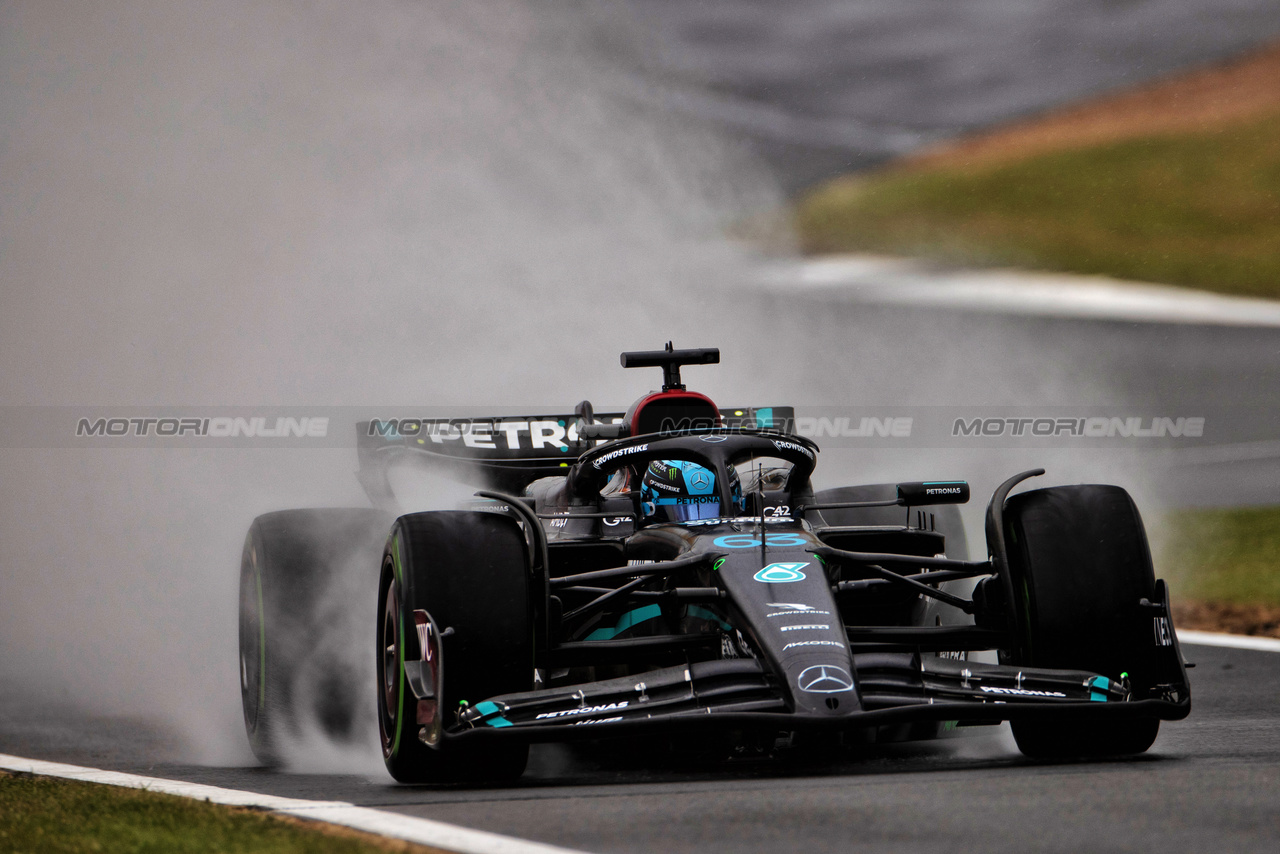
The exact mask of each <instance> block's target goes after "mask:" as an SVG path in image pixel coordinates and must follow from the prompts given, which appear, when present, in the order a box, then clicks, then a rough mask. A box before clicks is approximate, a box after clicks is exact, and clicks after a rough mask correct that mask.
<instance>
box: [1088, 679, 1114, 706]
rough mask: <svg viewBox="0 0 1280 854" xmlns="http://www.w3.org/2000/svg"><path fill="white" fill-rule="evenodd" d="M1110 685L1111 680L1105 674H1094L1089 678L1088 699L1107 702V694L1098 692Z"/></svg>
mask: <svg viewBox="0 0 1280 854" xmlns="http://www.w3.org/2000/svg"><path fill="white" fill-rule="evenodd" d="M1110 687H1111V680H1110V679H1108V678H1107V677H1105V676H1095V677H1093V678H1092V679H1090V680H1089V690H1090V691H1091V692H1092V693H1090V694H1089V699H1090V700H1092V701H1093V702H1095V703H1105V702H1107V695H1106V694H1101V693H1099V692H1100V691H1105V690H1107V689H1108V688H1110Z"/></svg>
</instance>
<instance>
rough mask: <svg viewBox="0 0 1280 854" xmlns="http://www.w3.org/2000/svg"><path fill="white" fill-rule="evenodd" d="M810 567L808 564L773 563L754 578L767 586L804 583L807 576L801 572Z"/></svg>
mask: <svg viewBox="0 0 1280 854" xmlns="http://www.w3.org/2000/svg"><path fill="white" fill-rule="evenodd" d="M808 565H809V564H808V562H804V563H771V564H769V565H768V566H766V567H765V568H764V569H761V570H760V571H759V572H757V573H756V574H755V575H754V576H753V577H754V578H755V580H756V581H763V582H764V583H766V584H788V583H790V582H792V581H804V579H805V575H804V573H803V572H802V571H801V570H803V569H804V568H805V567H806V566H808Z"/></svg>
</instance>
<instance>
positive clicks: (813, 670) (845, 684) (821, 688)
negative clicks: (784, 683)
mask: <svg viewBox="0 0 1280 854" xmlns="http://www.w3.org/2000/svg"><path fill="white" fill-rule="evenodd" d="M796 682H797V683H798V684H799V685H800V690H801V691H807V692H808V693H810V694H839V693H840V692H842V691H852V690H853V677H852V676H850V675H849V671H847V670H845V669H844V668H843V667H836V666H835V665H834V664H816V665H814V666H813V667H806V668H805V669H804V670H802V671H800V676H799V678H797V679H796Z"/></svg>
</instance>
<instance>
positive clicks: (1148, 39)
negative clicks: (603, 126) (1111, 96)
mask: <svg viewBox="0 0 1280 854" xmlns="http://www.w3.org/2000/svg"><path fill="white" fill-rule="evenodd" d="M626 5H627V6H629V7H630V8H631V9H632V11H633V14H634V16H635V17H636V19H637V21H638V22H639V25H640V28H641V29H642V30H644V31H651V32H656V34H657V35H656V36H654V37H653V41H654V42H656V47H657V49H655V50H654V51H653V52H652V54H651V55H650V62H651V63H652V64H653V65H655V66H656V67H657V69H658V70H659V71H660V72H661V73H663V74H665V75H667V76H670V77H673V78H675V79H676V80H679V81H684V82H686V83H688V84H689V85H690V86H691V87H695V88H694V91H691V92H690V93H689V94H688V97H687V98H686V100H685V101H684V107H685V109H687V110H688V111H689V112H690V113H693V114H696V115H699V116H701V117H703V118H709V119H712V120H713V121H715V122H717V123H718V124H720V125H721V126H722V127H724V128H726V129H727V130H729V131H730V132H733V133H736V134H740V135H741V136H743V137H744V138H745V139H747V140H748V141H749V143H750V145H751V146H752V147H753V148H754V149H755V150H757V151H758V152H760V153H761V154H762V155H763V156H764V157H765V158H766V159H767V160H768V161H769V162H770V163H771V164H772V165H773V166H774V168H775V170H776V171H777V172H778V174H779V176H780V177H781V179H782V181H783V183H784V185H785V186H787V187H788V188H789V189H792V190H795V189H799V188H801V187H804V186H806V185H809V184H813V183H815V182H817V181H821V180H822V179H824V178H828V177H831V176H832V175H834V174H838V173H840V172H845V171H849V169H850V168H857V167H861V166H866V165H869V164H872V163H875V162H878V161H880V160H883V159H885V158H886V157H889V156H893V155H896V154H901V153H903V152H905V151H909V150H911V149H912V148H914V147H916V146H918V145H920V144H922V143H927V142H930V141H933V140H937V139H943V138H947V137H951V136H955V135H956V134H959V133H963V132H967V131H970V130H974V129H976V128H981V127H987V126H990V125H992V124H997V123H1000V122H1005V121H1009V120H1010V119H1013V118H1017V117H1021V116H1025V115H1028V114H1032V113H1036V112H1040V111H1043V110H1045V109H1047V108H1050V107H1053V106H1056V105H1058V104H1062V103H1065V102H1068V101H1073V100H1077V99H1080V98H1084V97H1087V96H1089V95H1091V94H1095V93H1098V92H1102V91H1107V90H1111V89H1116V88H1122V87H1126V86H1132V85H1135V84H1138V83H1141V82H1144V81H1146V80H1150V79H1152V78H1155V77H1159V76H1161V75H1164V74H1168V73H1171V72H1175V71H1178V70H1179V69H1183V68H1187V67H1190V66H1195V65H1203V64H1208V63H1212V62H1215V61H1219V60H1222V59H1225V58H1228V57H1231V56H1233V55H1236V54H1238V53H1240V52H1241V51H1244V50H1246V49H1248V48H1249V47H1251V46H1253V45H1256V44H1259V43H1261V42H1265V41H1267V40H1268V39H1273V38H1276V37H1277V36H1280V14H1277V10H1276V6H1275V4H1274V3H1273V2H1270V0H1139V2H1115V0H1069V2H1061V0H1015V2H1010V0H966V2H964V3H948V2H914V3H892V2H865V0H864V2H847V0H793V2H788V3H784V4H775V3H748V2H742V0H704V2H699V3H688V2H684V0H626Z"/></svg>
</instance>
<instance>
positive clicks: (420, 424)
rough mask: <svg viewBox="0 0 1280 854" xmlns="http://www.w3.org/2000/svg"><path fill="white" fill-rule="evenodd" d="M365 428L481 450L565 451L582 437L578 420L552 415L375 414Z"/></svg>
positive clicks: (383, 434) (370, 431)
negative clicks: (571, 421)
mask: <svg viewBox="0 0 1280 854" xmlns="http://www.w3.org/2000/svg"><path fill="white" fill-rule="evenodd" d="M366 432H367V433H368V435H369V436H376V437H382V438H385V439H400V438H416V439H417V440H418V442H419V444H426V442H427V440H430V441H431V443H432V444H435V445H441V444H444V443H446V442H457V441H461V442H462V444H463V445H465V446H466V447H468V448H475V449H477V450H482V451H499V450H512V451H515V450H522V449H526V448H531V449H535V450H536V449H538V448H546V447H551V448H555V449H556V450H558V451H562V452H565V451H568V450H569V444H568V443H570V442H573V443H575V444H576V443H577V442H578V441H579V440H578V427H577V425H576V424H569V425H567V426H566V424H565V422H564V421H563V420H550V419H520V420H515V419H512V420H503V419H486V420H472V419H469V418H453V419H431V418H385V419H384V418H375V419H373V420H371V421H370V422H369V427H368V430H367V431H366ZM499 442H501V443H502V444H498V443H499ZM504 446H505V447H504Z"/></svg>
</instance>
